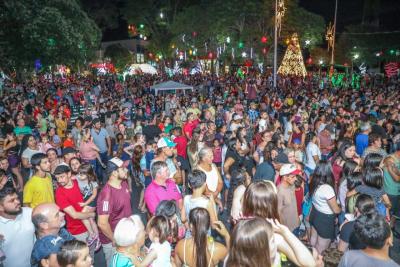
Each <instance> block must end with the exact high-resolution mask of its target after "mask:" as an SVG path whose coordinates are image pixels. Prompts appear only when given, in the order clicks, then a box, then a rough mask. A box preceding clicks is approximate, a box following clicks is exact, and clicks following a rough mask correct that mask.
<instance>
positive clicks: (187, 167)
mask: <svg viewBox="0 0 400 267" xmlns="http://www.w3.org/2000/svg"><path fill="white" fill-rule="evenodd" d="M176 159H177V160H178V162H179V163H180V164H181V169H182V170H184V171H190V164H189V161H188V159H185V158H184V157H182V156H177V157H176Z"/></svg>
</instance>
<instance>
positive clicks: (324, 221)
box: [310, 206, 336, 240]
mask: <svg viewBox="0 0 400 267" xmlns="http://www.w3.org/2000/svg"><path fill="white" fill-rule="evenodd" d="M335 219H336V216H335V214H325V213H322V212H319V211H318V210H317V209H316V208H315V207H314V206H313V207H312V209H311V213H310V224H311V226H313V227H314V228H315V230H316V231H317V234H318V235H319V236H320V237H322V238H325V239H331V240H335V237H336V234H335Z"/></svg>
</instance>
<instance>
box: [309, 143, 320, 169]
mask: <svg viewBox="0 0 400 267" xmlns="http://www.w3.org/2000/svg"><path fill="white" fill-rule="evenodd" d="M306 154H307V162H306V167H308V168H310V169H312V170H314V169H315V167H317V164H316V162H315V160H314V158H313V156H318V158H319V159H321V150H319V147H318V146H317V145H316V144H314V143H313V142H309V143H308V145H307V148H306Z"/></svg>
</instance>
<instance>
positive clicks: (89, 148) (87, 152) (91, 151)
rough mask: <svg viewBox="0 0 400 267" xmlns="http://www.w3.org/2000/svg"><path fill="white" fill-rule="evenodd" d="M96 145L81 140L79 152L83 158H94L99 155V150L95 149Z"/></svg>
mask: <svg viewBox="0 0 400 267" xmlns="http://www.w3.org/2000/svg"><path fill="white" fill-rule="evenodd" d="M95 147H96V145H95V144H94V143H93V142H92V141H90V142H81V145H80V147H79V153H80V154H81V158H82V159H83V160H94V159H96V157H97V151H96V150H95Z"/></svg>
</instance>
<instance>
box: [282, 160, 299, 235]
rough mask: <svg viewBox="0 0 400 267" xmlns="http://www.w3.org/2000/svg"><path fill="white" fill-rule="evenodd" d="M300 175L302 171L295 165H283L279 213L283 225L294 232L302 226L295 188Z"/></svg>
mask: <svg viewBox="0 0 400 267" xmlns="http://www.w3.org/2000/svg"><path fill="white" fill-rule="evenodd" d="M298 174H300V170H298V169H297V168H296V165H294V164H283V165H282V167H281V169H280V171H279V175H280V176H281V183H280V184H279V185H278V212H279V216H280V218H281V222H282V224H284V225H286V226H287V227H288V228H289V229H290V231H292V232H293V230H294V229H296V228H297V227H298V226H299V224H300V222H299V217H298V215H297V214H298V213H297V202H296V195H295V187H294V182H295V181H296V175H298Z"/></svg>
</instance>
